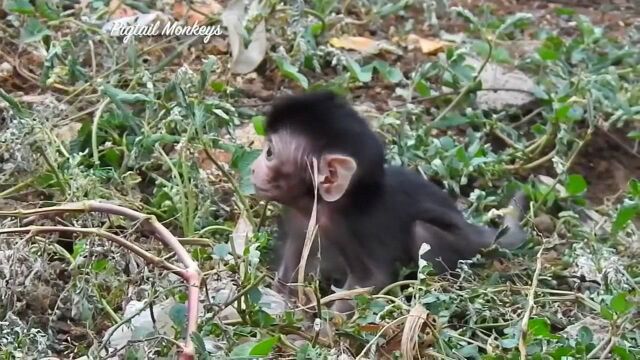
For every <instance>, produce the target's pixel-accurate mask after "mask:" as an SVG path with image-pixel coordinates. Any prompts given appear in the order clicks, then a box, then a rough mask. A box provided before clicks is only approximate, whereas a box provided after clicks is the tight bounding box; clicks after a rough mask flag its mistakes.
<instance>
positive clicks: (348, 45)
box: [329, 36, 380, 54]
mask: <svg viewBox="0 0 640 360" xmlns="http://www.w3.org/2000/svg"><path fill="white" fill-rule="evenodd" d="M329 44H331V46H333V47H337V48H341V49H347V50H356V51H359V52H361V53H368V54H373V53H376V52H378V50H379V49H380V43H379V42H378V41H377V40H374V39H371V38H367V37H364V36H343V37H339V38H332V39H331V40H329Z"/></svg>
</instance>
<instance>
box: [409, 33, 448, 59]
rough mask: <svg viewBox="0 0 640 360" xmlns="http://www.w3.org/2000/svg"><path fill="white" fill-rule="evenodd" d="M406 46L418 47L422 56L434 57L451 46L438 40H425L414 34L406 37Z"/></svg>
mask: <svg viewBox="0 0 640 360" xmlns="http://www.w3.org/2000/svg"><path fill="white" fill-rule="evenodd" d="M407 45H409V46H410V47H415V46H419V47H420V50H421V51H422V53H423V54H425V55H434V54H437V53H439V52H440V51H443V50H444V49H445V48H446V47H447V46H450V45H451V44H450V43H448V42H446V41H441V40H438V39H425V38H423V37H420V36H418V35H415V34H409V36H407Z"/></svg>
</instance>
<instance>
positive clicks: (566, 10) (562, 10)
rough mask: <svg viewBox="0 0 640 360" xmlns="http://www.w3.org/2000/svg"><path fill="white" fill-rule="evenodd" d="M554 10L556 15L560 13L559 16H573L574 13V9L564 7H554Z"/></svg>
mask: <svg viewBox="0 0 640 360" xmlns="http://www.w3.org/2000/svg"><path fill="white" fill-rule="evenodd" d="M555 12H556V14H557V15H560V16H573V15H575V14H576V11H575V10H574V9H569V8H565V7H559V8H556V10H555Z"/></svg>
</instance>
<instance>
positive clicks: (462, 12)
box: [451, 6, 481, 28]
mask: <svg viewBox="0 0 640 360" xmlns="http://www.w3.org/2000/svg"><path fill="white" fill-rule="evenodd" d="M451 11H452V12H454V13H455V14H456V15H458V16H460V17H462V18H463V19H465V21H466V22H468V23H470V24H472V25H474V26H476V27H477V28H480V27H481V26H480V21H479V20H478V18H476V17H475V15H473V14H472V13H471V12H470V11H469V10H467V9H465V8H461V7H457V6H456V7H453V8H451Z"/></svg>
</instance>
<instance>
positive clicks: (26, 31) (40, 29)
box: [20, 18, 51, 43]
mask: <svg viewBox="0 0 640 360" xmlns="http://www.w3.org/2000/svg"><path fill="white" fill-rule="evenodd" d="M46 35H51V31H49V29H47V28H46V27H44V26H43V25H42V24H41V23H40V21H38V19H34V18H29V19H28V20H27V23H26V24H25V26H24V27H23V28H22V29H21V30H20V41H22V42H23V43H30V42H34V41H40V40H41V39H42V38H43V37H44V36H46Z"/></svg>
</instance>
